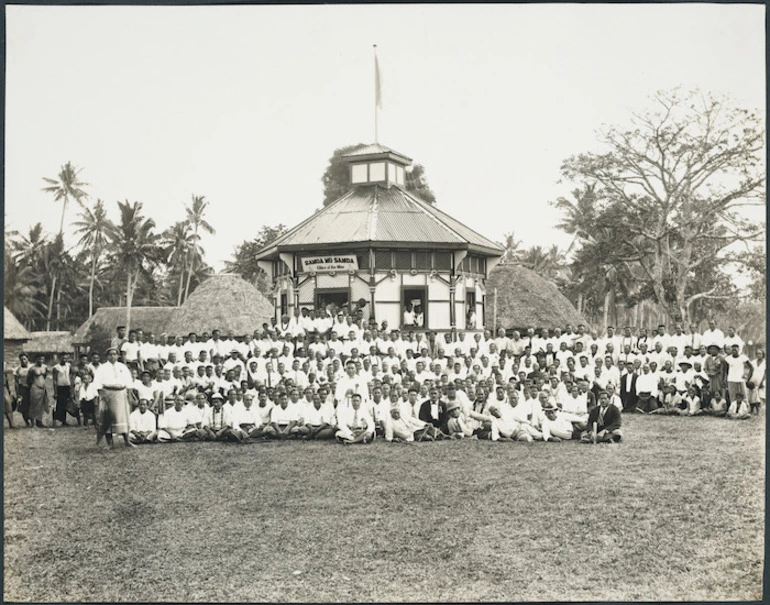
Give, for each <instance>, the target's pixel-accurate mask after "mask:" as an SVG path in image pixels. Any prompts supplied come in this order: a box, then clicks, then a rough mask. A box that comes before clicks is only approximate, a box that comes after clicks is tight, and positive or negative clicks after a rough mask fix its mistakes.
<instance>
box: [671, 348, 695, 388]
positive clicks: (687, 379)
mask: <svg viewBox="0 0 770 605" xmlns="http://www.w3.org/2000/svg"><path fill="white" fill-rule="evenodd" d="M677 365H678V366H679V372H677V373H676V376H675V377H674V385H675V386H676V392H677V393H679V395H681V396H682V397H684V395H685V393H687V388H688V387H689V386H690V385H691V384H692V381H693V379H694V378H695V370H693V364H692V361H691V360H689V359H686V358H684V357H680V358H679V361H678V362H677Z"/></svg>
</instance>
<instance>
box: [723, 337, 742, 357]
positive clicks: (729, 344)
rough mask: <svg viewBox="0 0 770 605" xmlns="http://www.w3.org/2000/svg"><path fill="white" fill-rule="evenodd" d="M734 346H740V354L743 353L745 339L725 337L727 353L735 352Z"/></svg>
mask: <svg viewBox="0 0 770 605" xmlns="http://www.w3.org/2000/svg"><path fill="white" fill-rule="evenodd" d="M733 345H738V354H739V355H740V354H741V353H743V339H742V338H741V337H740V336H738V335H737V334H736V335H735V336H725V351H727V352H728V353H732V352H733Z"/></svg>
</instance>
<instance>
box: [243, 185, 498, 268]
mask: <svg viewBox="0 0 770 605" xmlns="http://www.w3.org/2000/svg"><path fill="white" fill-rule="evenodd" d="M351 243H361V244H367V245H372V246H374V247H381V248H385V247H388V246H393V245H398V244H402V245H406V246H409V247H414V246H420V247H425V246H427V247H429V248H434V249H438V248H444V249H456V250H461V249H466V248H467V249H469V250H470V251H476V252H480V253H482V254H487V255H489V256H501V255H502V253H503V248H502V247H501V246H500V245H499V244H496V243H495V242H493V241H491V240H489V239H487V238H486V237H484V236H482V235H480V234H478V233H477V232H475V231H474V230H473V229H471V228H469V227H467V226H466V225H464V224H463V223H461V222H460V221H458V220H457V219H454V218H452V217H451V216H449V215H448V214H446V213H445V212H442V211H441V210H439V209H438V208H436V207H435V206H432V205H431V204H429V203H427V202H425V201H424V200H421V199H420V198H419V197H417V196H416V195H414V194H413V193H410V192H409V191H407V190H406V189H405V188H403V187H401V186H398V185H392V186H391V187H389V188H388V187H383V186H381V185H376V184H367V185H359V186H357V187H354V188H353V189H351V190H350V191H348V192H347V193H346V194H345V195H343V196H342V197H340V198H339V199H337V200H336V201H334V202H332V203H331V204H329V205H328V206H326V207H325V208H323V209H322V210H320V211H319V212H317V213H315V214H314V215H312V216H311V217H309V218H308V219H306V220H305V221H304V222H302V223H300V224H299V225H297V226H296V227H294V228H293V229H290V230H289V231H288V232H286V233H285V234H284V235H282V236H281V237H279V238H278V239H276V240H275V241H274V242H273V243H272V244H270V245H269V246H268V247H266V248H264V249H263V250H261V251H260V252H259V253H258V258H267V257H272V256H275V255H276V254H277V253H278V252H281V251H284V250H286V251H289V250H302V249H313V248H321V249H323V248H324V247H333V246H339V245H342V244H351Z"/></svg>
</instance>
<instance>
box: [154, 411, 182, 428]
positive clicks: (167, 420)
mask: <svg viewBox="0 0 770 605" xmlns="http://www.w3.org/2000/svg"><path fill="white" fill-rule="evenodd" d="M158 428H161V429H169V430H171V431H182V430H184V429H186V428H187V412H186V411H185V409H184V408H182V409H181V410H179V411H178V412H177V410H176V408H175V407H174V408H169V409H167V410H166V411H165V412H164V413H163V414H161V415H160V416H159V417H158Z"/></svg>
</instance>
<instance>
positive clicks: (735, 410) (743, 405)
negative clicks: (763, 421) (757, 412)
mask: <svg viewBox="0 0 770 605" xmlns="http://www.w3.org/2000/svg"><path fill="white" fill-rule="evenodd" d="M733 346H734V347H737V346H738V345H733ZM733 397H734V400H733V401H731V402H730V407H729V408H727V414H725V416H726V417H727V418H732V419H733V420H746V419H747V418H749V417H750V416H751V414H750V413H749V404H748V402H747V401H746V399H745V398H744V397H743V392H741V391H737V392H735V393H734V394H733Z"/></svg>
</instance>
